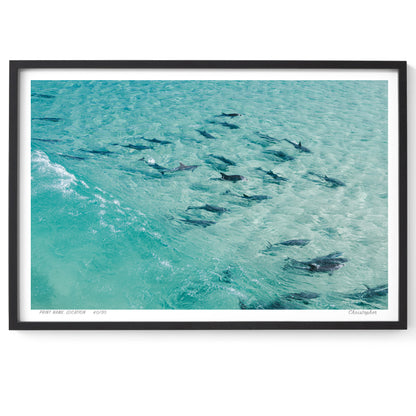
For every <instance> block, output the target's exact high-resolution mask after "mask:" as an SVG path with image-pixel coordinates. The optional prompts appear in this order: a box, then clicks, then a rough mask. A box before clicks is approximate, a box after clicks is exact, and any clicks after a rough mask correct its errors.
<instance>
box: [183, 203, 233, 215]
mask: <svg viewBox="0 0 416 416" xmlns="http://www.w3.org/2000/svg"><path fill="white" fill-rule="evenodd" d="M190 209H203V210H205V211H209V212H216V213H217V214H223V213H224V212H228V211H229V210H228V209H227V208H223V207H217V206H215V205H210V204H205V205H202V206H200V207H193V206H189V207H188V208H186V210H187V211H188V210H190Z"/></svg>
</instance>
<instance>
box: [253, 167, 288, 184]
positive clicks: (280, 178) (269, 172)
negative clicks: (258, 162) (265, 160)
mask: <svg viewBox="0 0 416 416" xmlns="http://www.w3.org/2000/svg"><path fill="white" fill-rule="evenodd" d="M256 170H259V171H261V172H264V173H265V174H266V175H268V176H270V177H271V178H273V179H274V181H275V182H276V183H280V182H282V181H284V182H287V181H288V179H287V178H285V177H283V176H280V175H278V174H277V173H274V172H273V171H272V170H264V169H262V168H256Z"/></svg>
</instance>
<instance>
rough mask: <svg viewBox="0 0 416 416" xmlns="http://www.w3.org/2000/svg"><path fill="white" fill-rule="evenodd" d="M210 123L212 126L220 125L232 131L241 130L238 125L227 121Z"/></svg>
mask: <svg viewBox="0 0 416 416" xmlns="http://www.w3.org/2000/svg"><path fill="white" fill-rule="evenodd" d="M209 123H211V124H219V125H220V126H223V127H228V128H229V129H230V130H236V129H239V128H240V127H239V126H237V124H232V123H227V122H226V121H224V122H219V121H210V122H209Z"/></svg>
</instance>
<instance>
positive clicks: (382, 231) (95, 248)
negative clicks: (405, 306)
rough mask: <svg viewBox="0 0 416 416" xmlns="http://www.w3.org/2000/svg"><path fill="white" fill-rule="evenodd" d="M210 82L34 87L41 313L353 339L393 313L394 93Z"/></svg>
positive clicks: (321, 83)
mask: <svg viewBox="0 0 416 416" xmlns="http://www.w3.org/2000/svg"><path fill="white" fill-rule="evenodd" d="M159 71H160V69H159ZM150 72H151V71H150ZM211 72H212V73H211V74H208V75H207V76H206V77H199V76H198V73H197V72H196V75H195V76H193V77H188V79H187V78H186V77H178V79H175V74H172V76H169V77H166V79H163V78H162V77H157V76H155V78H154V79H150V77H149V78H146V74H144V75H143V79H140V77H137V79H136V78H134V77H132V79H128V78H126V77H128V76H129V74H126V76H125V77H124V78H125V79H124V78H123V79H121V77H120V79H118V78H117V75H118V74H117V73H116V74H115V76H114V77H111V78H109V79H106V78H104V77H103V75H104V74H101V78H100V77H99V76H97V77H95V78H96V79H95V78H91V79H90V78H87V77H88V72H86V73H85V77H84V78H83V77H78V78H79V79H78V78H77V77H74V79H73V78H71V77H70V73H68V77H67V78H62V79H48V78H47V76H46V77H44V79H43V78H42V77H39V79H37V78H36V77H34V78H33V79H31V80H30V82H28V85H29V86H30V98H29V99H28V102H29V104H30V116H29V118H30V119H29V118H28V121H29V123H30V127H28V132H29V135H30V144H29V146H28V149H29V152H30V221H29V223H30V224H29V225H30V258H27V259H26V260H27V263H28V264H29V266H28V270H30V281H29V282H28V285H27V286H28V288H27V293H29V292H30V297H28V298H27V301H28V304H29V306H28V308H29V309H30V311H31V312H32V313H37V314H38V315H39V316H41V315H42V314H43V315H44V316H45V315H46V316H47V318H46V320H54V319H59V318H58V317H57V316H59V313H58V312H59V311H72V314H71V317H70V318H69V319H72V318H73V317H74V316H76V312H77V311H79V312H80V315H79V316H77V318H76V319H79V320H81V321H82V319H83V318H82V313H85V312H91V311H95V312H97V311H106V314H107V318H108V316H111V313H112V312H116V311H123V312H124V313H126V314H127V315H126V316H128V313H129V312H135V313H136V315H134V317H135V318H134V319H138V320H140V319H141V318H140V315H137V313H138V312H143V313H146V311H147V312H152V311H153V312H155V313H158V311H164V313H165V315H157V317H158V320H160V316H162V320H165V319H164V318H163V317H165V316H168V315H167V314H169V313H173V315H172V316H174V317H175V315H174V314H175V311H185V312H186V311H187V313H188V314H186V315H183V316H185V318H183V319H184V320H186V321H193V320H198V316H204V317H208V318H203V320H212V321H215V320H217V319H218V317H219V316H221V314H224V315H223V316H225V317H226V318H223V319H221V318H220V319H219V320H230V321H234V320H236V319H237V320H240V321H245V320H250V321H252V320H255V321H263V320H266V321H279V320H282V319H283V320H285V321H287V320H289V321H290V320H298V319H300V320H302V321H311V320H315V319H316V320H322V319H323V320H334V319H335V320H342V321H345V320H348V319H355V320H356V319H360V320H366V319H370V320H371V319H377V314H380V313H381V314H382V313H383V311H388V310H389V306H390V307H391V306H392V304H391V302H393V305H395V306H396V307H397V300H395V298H396V297H397V294H398V288H397V287H398V283H397V282H398V276H397V274H396V276H393V277H392V276H390V277H389V274H390V275H391V272H390V273H389V270H390V269H389V262H390V261H391V255H389V253H391V252H389V231H391V230H390V229H389V228H392V226H391V223H389V201H390V203H391V199H389V196H390V198H391V194H390V193H391V192H392V189H391V187H389V183H390V182H389V175H392V174H393V173H392V171H391V170H389V154H390V150H389V149H391V148H390V147H389V140H390V141H391V140H392V138H391V118H389V117H391V114H390V113H389V111H390V112H391V111H392V109H391V108H390V109H389V83H391V81H389V80H388V79H387V78H386V79H384V78H383V77H374V78H371V77H369V78H368V79H366V77H365V76H364V77H357V79H354V77H352V79H349V78H348V77H342V76H341V77H339V79H337V77H333V76H332V77H327V79H326V78H325V76H324V77H320V78H317V79H313V77H309V76H308V74H307V73H306V76H305V74H298V75H297V76H296V77H293V76H291V77H285V76H284V75H283V76H282V77H280V78H281V79H279V72H278V71H277V73H276V74H274V76H273V77H270V76H269V77H268V75H267V74H266V77H265V78H264V75H263V78H262V77H256V76H253V77H251V76H249V77H247V74H245V75H246V78H243V77H242V76H241V74H240V76H238V75H235V76H233V77H227V76H225V77H222V76H219V77H216V76H212V75H214V74H215V70H213V69H212V70H211ZM98 74H99V72H98ZM210 75H211V76H212V79H210ZM243 75H244V73H243ZM113 78H114V79H113ZM194 78H195V79H194ZM198 78H201V79H198ZM217 78H218V79H217ZM251 78H252V79H251ZM27 92H28V91H26V94H27ZM390 103H391V101H390ZM390 105H391V104H390ZM396 111H397V109H396ZM389 129H390V130H389ZM395 134H396V136H397V132H395ZM396 140H397V137H396ZM395 174H396V176H397V173H395ZM395 192H396V194H397V190H396V191H395ZM28 199H29V198H28ZM393 202H394V203H396V204H397V200H396V201H394V200H393ZM395 227H397V226H396V225H395ZM396 255H397V253H396ZM396 262H397V259H396ZM392 279H393V280H392ZM394 279H395V281H394ZM392 282H393V288H392V286H391V285H392ZM392 293H393V294H394V298H393V297H392ZM392 299H393V300H392ZM201 311H205V313H207V314H208V315H198V313H199V312H201ZM341 312H342V314H343V315H339V313H341ZM189 313H191V314H192V313H194V314H195V316H196V318H194V317H193V315H190V314H189ZM201 313H204V312H201ZM210 313H212V314H211V315H210ZM227 313H231V315H227ZM298 313H300V315H297V314H298ZM322 313H324V315H322ZM326 313H327V314H328V315H325V314H326ZM331 313H338V315H334V316H335V318H327V317H330V316H331V315H329V314H331ZM52 314H56V316H52ZM108 314H109V315H108ZM291 314H294V315H291ZM308 314H311V315H308ZM316 314H320V315H316ZM372 315H373V316H372ZM143 316H147V315H143ZM176 316H179V315H176ZM181 316H182V315H181ZM229 316H231V318H229ZM308 316H309V317H308ZM322 316H323V317H324V318H321V317H322ZM340 316H341V317H340ZM381 316H383V315H381ZM137 317H138V318H137ZM210 317H212V319H210ZM236 317H237V318H236ZM282 317H283V318H282ZM299 317H300V318H299ZM315 317H318V318H315ZM107 318H106V317H103V318H102V319H103V320H106V319H107ZM39 319H45V318H44V317H43V318H39ZM64 319H68V318H64ZM173 319H175V320H176V318H173ZM127 320H128V319H127ZM144 320H146V319H144Z"/></svg>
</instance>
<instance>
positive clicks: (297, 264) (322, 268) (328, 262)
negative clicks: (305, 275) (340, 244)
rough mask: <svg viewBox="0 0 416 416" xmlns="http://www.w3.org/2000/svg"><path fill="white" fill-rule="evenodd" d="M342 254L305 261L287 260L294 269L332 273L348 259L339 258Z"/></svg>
mask: <svg viewBox="0 0 416 416" xmlns="http://www.w3.org/2000/svg"><path fill="white" fill-rule="evenodd" d="M341 255H342V253H340V252H335V253H331V254H328V255H326V256H323V257H316V258H314V259H311V260H307V261H297V260H293V259H289V261H290V262H291V266H292V267H293V268H295V269H301V270H307V271H310V272H320V273H332V272H334V271H335V270H339V269H340V268H341V267H343V266H344V265H345V264H344V263H346V262H347V261H348V259H346V258H342V257H340V256H341Z"/></svg>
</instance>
